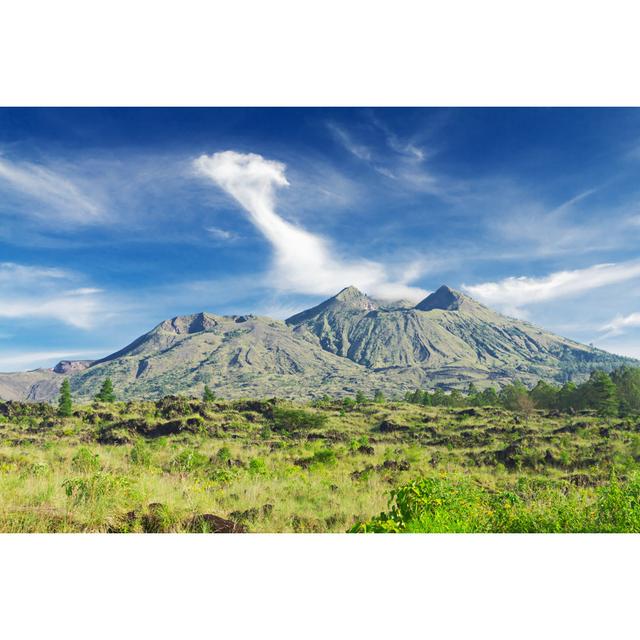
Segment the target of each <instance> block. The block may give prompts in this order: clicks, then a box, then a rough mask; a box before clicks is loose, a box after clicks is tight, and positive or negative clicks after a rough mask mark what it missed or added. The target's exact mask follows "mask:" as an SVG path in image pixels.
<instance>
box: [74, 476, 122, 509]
mask: <svg viewBox="0 0 640 640" xmlns="http://www.w3.org/2000/svg"><path fill="white" fill-rule="evenodd" d="M62 486H63V487H64V490H65V493H66V494H67V497H68V498H71V499H72V500H73V502H74V503H75V504H80V503H82V502H97V501H98V500H99V499H101V498H103V497H105V496H109V497H111V498H113V496H114V494H116V493H117V492H118V491H119V490H122V489H128V488H129V486H130V481H129V479H128V478H125V477H123V476H114V475H112V474H110V473H94V474H93V475H92V476H89V477H85V478H70V479H68V480H65V481H64V482H63V483H62Z"/></svg>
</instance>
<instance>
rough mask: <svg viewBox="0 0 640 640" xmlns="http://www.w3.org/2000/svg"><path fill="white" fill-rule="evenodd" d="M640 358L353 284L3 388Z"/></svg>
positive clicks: (469, 374)
mask: <svg viewBox="0 0 640 640" xmlns="http://www.w3.org/2000/svg"><path fill="white" fill-rule="evenodd" d="M625 363H631V364H640V363H638V362H637V361H634V360H632V359H630V358H622V357H619V356H614V355H611V354H609V353H606V352H604V351H601V350H598V349H594V348H592V347H588V346H585V345H582V344H579V343H577V342H573V341H571V340H568V339H566V338H562V337H559V336H556V335H554V334H552V333H549V332H546V331H544V330H542V329H539V328H538V327H535V326H533V325H531V324H530V323H528V322H523V321H521V320H516V319H514V318H508V317H505V316H502V315H500V314H499V313H496V312H495V311H492V310H491V309H489V308H487V307H485V306H483V305H481V304H479V303H478V302H476V301H475V300H473V299H471V298H469V297H468V296H465V295H464V294H462V293H460V292H458V291H454V290H452V289H449V288H448V287H446V286H443V287H440V289H438V290H437V291H435V292H434V293H432V294H430V295H429V296H427V298H425V299H424V300H423V301H422V302H420V303H419V304H417V305H416V306H415V307H412V308H411V307H409V306H408V304H407V303H406V302H398V303H382V302H380V301H376V300H374V299H372V298H370V297H368V296H367V295H365V294H364V293H362V292H360V291H358V290H357V289H356V288H354V287H347V288H346V289H343V290H342V291H341V292H340V293H338V294H337V295H336V296H334V297H332V298H330V299H328V300H326V301H324V302H323V303H321V304H319V305H317V306H316V307H313V308H312V309H308V310H306V311H303V312H301V313H298V314H296V315H294V316H292V317H291V318H289V319H288V320H286V322H282V321H279V320H272V319H270V318H266V317H257V316H253V315H246V316H217V315H214V314H210V313H197V314H193V315H188V316H178V317H175V318H172V319H171V320H165V321H164V322H161V323H160V324H159V325H157V326H156V327H155V328H154V329H152V330H151V331H149V332H148V333H146V334H144V335H143V336H140V337H139V338H138V339H136V340H134V341H133V342H132V343H131V344H129V345H127V346H126V347H124V348H123V349H121V350H120V351H117V352H115V353H113V354H111V355H109V356H107V357H105V358H102V359H101V360H97V361H95V362H87V361H77V362H73V361H63V362H61V363H60V364H59V365H58V366H56V368H55V369H54V370H37V371H32V372H26V373H17V374H0V397H2V398H5V399H30V400H43V399H44V400H46V399H52V398H55V396H56V395H57V393H58V388H59V386H60V384H61V382H62V380H63V379H64V378H65V377H69V379H70V381H71V387H72V391H73V394H74V397H75V398H76V399H77V400H78V401H88V400H90V399H91V398H92V397H93V396H94V395H95V393H96V392H97V391H98V389H99V387H100V385H101V384H102V382H103V381H104V380H105V378H107V377H110V378H111V379H112V381H113V383H114V386H115V388H116V390H117V394H118V396H119V397H120V398H122V399H130V398H157V397H160V396H163V395H167V394H174V393H184V394H191V395H200V394H201V393H202V389H203V388H204V385H208V386H209V387H211V388H212V389H213V390H214V391H215V393H217V394H218V395H219V396H222V397H228V398H237V397H250V396H253V397H264V396H280V397H292V398H309V397H318V396H322V395H324V394H332V395H342V394H353V393H354V392H355V391H356V390H358V389H361V390H362V391H364V392H365V393H367V394H371V393H373V391H374V390H376V389H380V390H382V391H383V392H384V393H385V394H387V395H390V396H397V395H401V394H403V393H404V392H406V391H407V390H409V389H413V388H416V387H422V388H433V387H435V386H442V387H444V388H460V389H464V388H466V386H467V385H468V384H469V382H474V383H475V384H476V385H477V386H479V387H484V386H487V385H489V384H492V385H503V384H506V383H508V382H511V381H513V380H516V379H518V380H522V381H524V382H525V383H529V384H533V383H535V381H536V380H537V379H539V378H543V379H545V380H548V381H554V382H562V381H564V380H568V379H576V380H581V379H584V378H585V377H586V376H587V375H588V374H589V372H590V371H591V370H593V369H594V368H602V369H605V370H610V369H613V368H615V367H617V366H620V365H622V364H625Z"/></svg>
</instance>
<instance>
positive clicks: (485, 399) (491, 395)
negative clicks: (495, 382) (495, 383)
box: [478, 387, 500, 407]
mask: <svg viewBox="0 0 640 640" xmlns="http://www.w3.org/2000/svg"><path fill="white" fill-rule="evenodd" d="M478 402H479V404H480V406H482V407H497V406H498V404H499V403H500V400H499V399H498V394H497V393H496V390H495V389H494V388H493V387H487V388H486V389H485V390H484V391H483V392H482V393H481V394H480V396H479V400H478Z"/></svg>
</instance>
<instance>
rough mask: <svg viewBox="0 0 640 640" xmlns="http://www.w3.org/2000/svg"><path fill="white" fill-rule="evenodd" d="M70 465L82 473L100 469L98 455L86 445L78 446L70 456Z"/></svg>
mask: <svg viewBox="0 0 640 640" xmlns="http://www.w3.org/2000/svg"><path fill="white" fill-rule="evenodd" d="M71 466H72V467H73V468H74V469H75V470H76V471H80V472H82V473H90V472H91V471H98V470H99V469H100V456H99V455H98V454H97V453H93V451H91V450H90V449H87V447H80V448H79V449H78V450H77V451H76V452H75V454H74V456H73V458H71Z"/></svg>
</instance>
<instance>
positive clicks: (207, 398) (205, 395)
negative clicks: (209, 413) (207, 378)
mask: <svg viewBox="0 0 640 640" xmlns="http://www.w3.org/2000/svg"><path fill="white" fill-rule="evenodd" d="M215 399H216V394H215V393H213V391H211V389H209V387H208V386H207V385H205V387H204V391H203V392H202V400H203V402H213V401H214V400H215Z"/></svg>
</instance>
